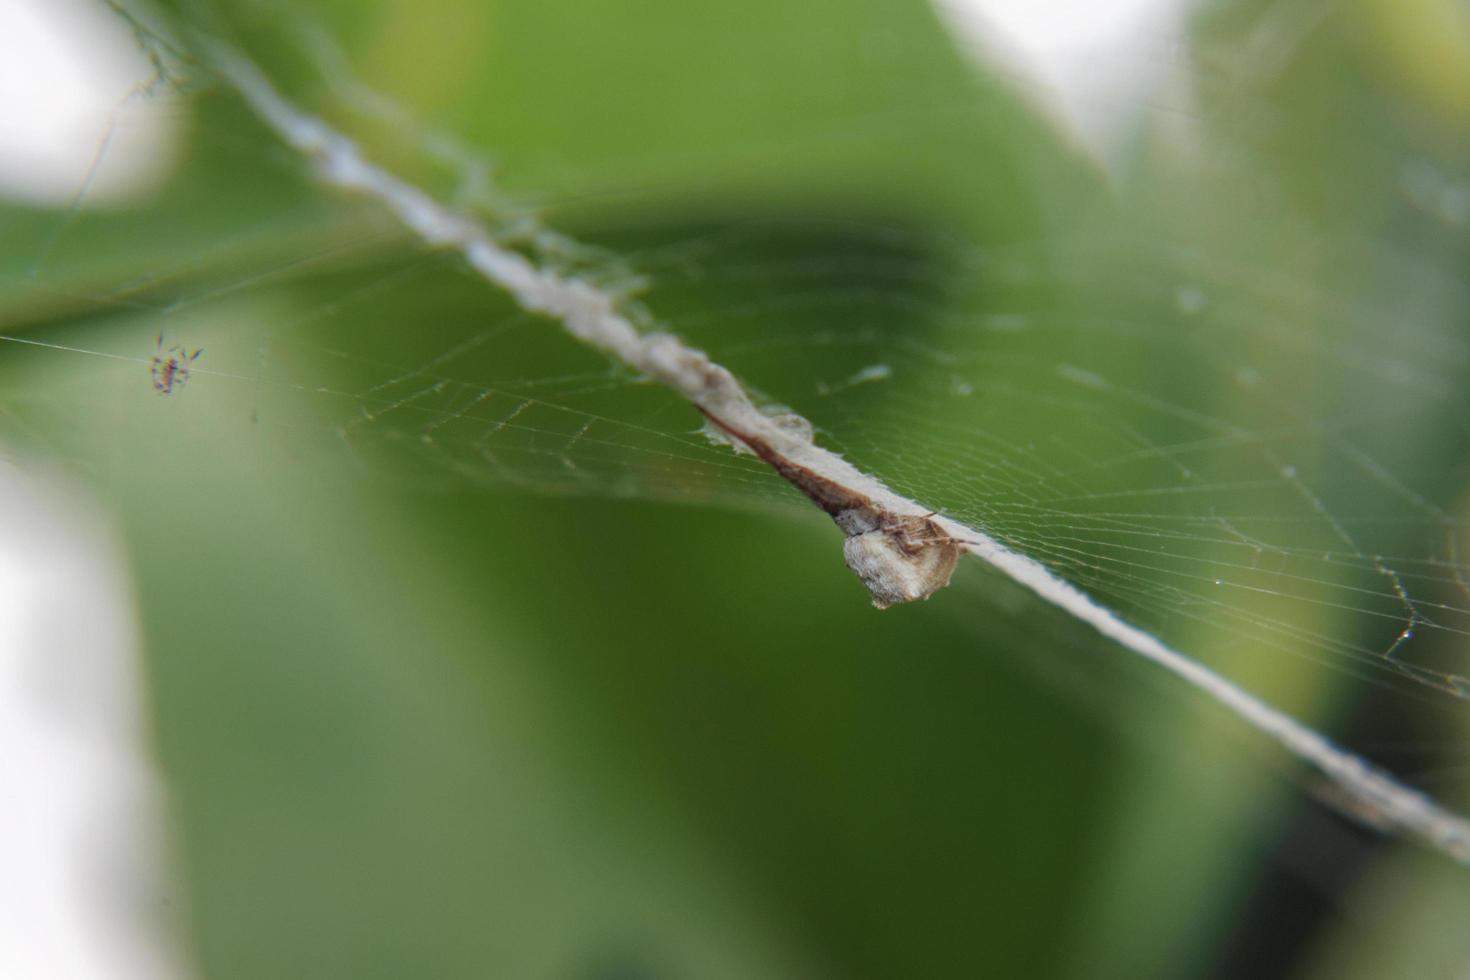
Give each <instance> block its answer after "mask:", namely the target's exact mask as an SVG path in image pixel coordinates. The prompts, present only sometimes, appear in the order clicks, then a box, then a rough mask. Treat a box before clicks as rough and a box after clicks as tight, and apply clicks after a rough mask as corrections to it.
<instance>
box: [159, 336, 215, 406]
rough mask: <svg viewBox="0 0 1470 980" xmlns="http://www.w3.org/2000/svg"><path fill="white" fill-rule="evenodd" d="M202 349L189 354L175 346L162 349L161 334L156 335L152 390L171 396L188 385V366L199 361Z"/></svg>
mask: <svg viewBox="0 0 1470 980" xmlns="http://www.w3.org/2000/svg"><path fill="white" fill-rule="evenodd" d="M203 353H204V350H203V348H200V349H199V350H196V351H194V353H192V354H190V353H189V352H187V351H185V350H184V348H183V347H181V346H179V345H178V344H175V345H174V346H172V347H170V348H169V349H168V350H164V349H163V334H159V335H158V349H157V350H156V351H155V352H154V354H153V390H154V391H156V392H158V393H159V394H160V395H172V394H173V393H174V391H176V390H177V389H179V388H182V387H184V385H186V384H188V383H189V365H191V364H193V363H194V362H195V361H196V360H198V359H199V355H200V354H203Z"/></svg>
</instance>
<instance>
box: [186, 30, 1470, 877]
mask: <svg viewBox="0 0 1470 980" xmlns="http://www.w3.org/2000/svg"><path fill="white" fill-rule="evenodd" d="M204 45H205V47H206V48H207V49H208V51H209V54H210V57H211V59H212V60H213V63H214V65H215V67H216V68H217V69H218V71H219V72H220V74H221V75H222V76H223V77H224V78H225V80H226V81H227V82H228V83H229V84H230V85H231V86H232V87H233V88H234V89H235V90H236V91H237V92H238V93H239V94H240V96H241V97H242V98H243V99H244V100H245V102H246V103H247V104H248V105H249V106H250V108H251V109H252V110H253V111H254V112H255V114H256V115H257V116H258V117H259V118H260V119H261V120H262V121H263V122H264V123H265V124H266V125H267V126H268V127H270V128H271V129H272V130H274V131H275V133H276V135H277V136H278V137H279V138H280V139H281V140H282V141H283V142H285V143H286V144H287V145H289V146H290V147H292V148H293V149H295V150H296V151H298V152H299V153H301V154H302V155H303V156H305V157H307V158H308V159H310V160H311V161H312V162H313V163H314V164H316V166H317V170H318V173H319V176H320V179H321V180H322V181H323V182H325V183H326V184H328V185H330V186H332V187H336V188H340V189H344V190H351V191H355V192H358V193H362V194H365V195H368V196H370V197H371V198H373V199H374V200H376V201H377V202H378V203H379V204H381V205H383V206H385V207H386V208H388V209H389V210H390V211H392V212H393V213H394V214H395V215H397V217H398V219H399V220H400V221H401V222H402V223H403V224H404V225H406V226H407V227H408V228H409V229H410V230H412V231H413V232H414V233H415V234H417V235H418V236H419V238H421V239H422V240H423V241H424V242H425V243H426V244H428V245H430V246H433V247H437V248H445V247H452V248H454V249H456V250H458V251H459V252H460V253H461V254H462V255H463V257H464V259H465V260H466V261H467V262H468V263H469V265H470V266H471V267H472V268H474V269H475V270H476V271H477V272H479V273H480V274H481V275H482V276H483V277H484V278H485V279H487V280H488V281H489V282H491V283H493V284H494V285H496V286H498V287H500V288H501V289H503V290H505V291H506V292H508V293H509V294H510V295H511V296H512V297H513V298H514V299H515V301H516V302H517V303H518V304H519V305H520V306H521V307H522V308H523V309H525V310H527V311H529V312H535V313H542V314H545V315H547V316H550V317H551V318H553V319H555V320H557V321H559V322H560V324H561V325H562V327H564V328H565V329H566V331H567V332H568V333H570V334H571V335H572V336H573V337H574V338H576V339H577V340H579V341H581V342H582V343H584V344H587V345H589V346H591V347H594V348H597V349H598V350H601V351H603V352H605V353H607V354H609V355H611V356H612V357H614V358H616V359H617V360H619V361H621V362H622V363H624V364H625V365H627V366H629V367H631V368H633V369H635V370H637V371H639V372H641V373H643V374H645V375H647V376H649V377H651V378H653V379H655V380H658V381H660V382H662V383H663V384H665V385H667V386H668V387H670V388H672V389H673V390H674V391H676V392H678V393H679V394H680V395H682V396H683V397H684V398H685V399H687V400H688V401H689V402H690V403H692V404H693V405H694V406H695V407H696V408H698V409H700V410H701V411H703V412H704V413H705V414H706V415H709V416H712V417H714V418H717V419H719V420H721V421H722V422H724V423H728V425H729V427H731V428H734V429H738V430H739V431H740V432H743V433H746V434H749V435H750V436H752V437H754V438H756V439H759V440H761V441H762V442H763V443H764V444H765V445H767V446H768V447H770V448H771V449H773V450H774V451H776V452H777V453H779V454H780V456H781V457H783V458H784V459H785V460H787V461H789V462H791V463H793V464H795V465H797V466H799V467H801V468H804V469H806V470H808V471H810V472H811V473H813V474H816V476H818V477H819V478H821V479H823V480H826V481H830V483H831V484H833V485H835V486H837V487H840V488H843V489H844V490H846V491H849V492H851V493H853V494H857V495H861V496H864V497H866V498H868V499H869V500H871V501H872V503H873V504H874V505H875V506H877V507H879V508H881V509H882V510H884V511H886V512H888V513H890V514H894V515H899V516H901V517H914V518H921V517H929V518H931V519H932V520H933V521H934V523H936V524H938V525H939V526H940V527H942V528H943V530H944V531H945V532H946V533H948V534H950V535H952V536H953V538H954V539H956V540H957V541H959V542H962V543H963V546H964V548H965V550H966V551H968V552H969V553H971V554H974V555H977V556H978V557H980V558H982V559H984V560H985V561H986V562H988V563H989V564H990V565H991V566H993V567H994V568H996V569H997V570H999V571H1000V572H1001V573H1003V574H1005V575H1006V576H1008V577H1009V578H1011V579H1012V580H1014V581H1015V582H1017V583H1018V584H1020V585H1022V586H1024V587H1025V588H1027V589H1029V590H1030V591H1031V592H1033V593H1035V594H1036V595H1037V596H1039V597H1040V598H1041V599H1043V600H1045V601H1046V602H1048V603H1050V604H1052V605H1054V606H1056V607H1058V608H1060V609H1062V610H1063V611H1065V612H1067V613H1068V614H1070V615H1071V616H1073V617H1075V618H1076V619H1078V620H1081V621H1082V622H1084V623H1086V624H1087V625H1089V626H1091V627H1092V628H1093V629H1095V630H1096V631H1097V632H1098V633H1101V634H1102V635H1103V636H1105V637H1108V638H1109V639H1112V640H1114V641H1116V642H1117V643H1118V644H1120V645H1121V646H1122V647H1124V648H1125V649H1127V650H1129V651H1130V652H1132V653H1134V654H1136V655H1138V656H1140V657H1143V658H1144V659H1146V660H1149V661H1152V662H1153V663H1155V664H1157V665H1159V666H1160V667H1162V668H1164V669H1165V670H1167V671H1169V672H1170V673H1173V674H1174V675H1175V676H1177V677H1179V678H1181V679H1183V680H1184V681H1185V682H1186V683H1188V684H1190V685H1192V686H1194V687H1195V688H1196V689H1198V690H1199V691H1201V692H1203V693H1204V694H1206V695H1208V696H1209V697H1210V698H1212V699H1214V700H1215V701H1216V702H1218V703H1219V704H1221V705H1223V706H1225V707H1226V708H1228V709H1229V710H1230V711H1232V712H1234V713H1235V714H1236V715H1238V716H1239V717H1240V718H1242V719H1243V720H1244V721H1245V722H1247V723H1248V724H1249V725H1251V726H1252V727H1254V728H1255V729H1257V730H1259V731H1260V732H1262V733H1264V734H1266V735H1268V736H1269V737H1271V738H1272V739H1274V740H1275V741H1276V742H1277V743H1279V744H1280V745H1281V746H1282V747H1283V748H1285V749H1286V750H1287V751H1288V752H1290V753H1291V754H1293V755H1295V756H1296V757H1298V758H1300V759H1302V760H1304V761H1305V762H1307V763H1309V764H1310V765H1312V766H1313V767H1315V768H1316V769H1317V770H1318V771H1320V772H1321V773H1322V774H1323V775H1324V776H1325V777H1327V778H1328V779H1329V780H1331V781H1332V782H1333V783H1334V784H1336V785H1337V786H1338V787H1340V788H1341V790H1342V791H1343V792H1344V793H1345V794H1346V797H1347V799H1348V800H1349V801H1350V803H1351V804H1352V805H1351V806H1348V807H1346V808H1344V812H1346V813H1348V814H1349V815H1352V816H1354V817H1356V818H1357V819H1360V820H1362V821H1363V822H1365V823H1367V824H1368V825H1370V826H1374V827H1380V828H1387V829H1393V830H1396V831H1398V832H1401V833H1404V834H1408V835H1411V836H1414V837H1417V838H1419V839H1421V840H1422V841H1424V842H1426V843H1428V844H1429V845H1431V846H1432V847H1434V848H1436V849H1438V850H1440V851H1442V852H1443V853H1445V854H1447V855H1449V856H1450V857H1452V858H1454V859H1455V860H1457V861H1459V862H1461V863H1463V864H1466V865H1470V821H1467V820H1466V819H1465V818H1464V817H1461V816H1459V815H1457V814H1455V813H1453V812H1451V811H1449V810H1448V809H1446V808H1445V807H1443V806H1441V805H1440V804H1439V803H1437V802H1436V801H1435V800H1433V799H1431V798H1430V797H1429V796H1427V795H1426V794H1424V793H1421V792H1419V791H1418V790H1415V789H1413V788H1411V787H1409V786H1407V785H1405V784H1403V783H1401V782H1399V781H1398V780H1397V779H1395V778H1394V777H1393V776H1391V775H1389V774H1387V773H1385V772H1383V771H1382V770H1380V769H1378V768H1376V767H1375V766H1373V765H1372V764H1371V763H1369V762H1368V761H1366V760H1365V759H1363V758H1361V757H1359V756H1357V755H1355V754H1353V753H1351V752H1349V751H1347V750H1345V749H1343V748H1340V747H1338V746H1336V745H1334V744H1333V743H1332V742H1331V741H1330V740H1329V739H1327V738H1326V737H1325V736H1323V735H1321V734H1320V733H1318V732H1317V731H1315V730H1314V729H1312V728H1310V727H1309V726H1307V725H1305V724H1303V723H1302V722H1300V721H1298V720H1296V719H1295V718H1293V717H1291V716H1290V715H1288V714H1286V713H1284V712H1282V711H1280V710H1279V709H1277V708H1274V707H1272V706H1271V705H1269V704H1267V703H1266V702H1264V701H1262V700H1261V699H1260V698H1258V697H1256V696H1255V695H1253V694H1250V693H1249V692H1247V691H1246V690H1244V689H1243V688H1241V687H1240V686H1238V685H1236V684H1234V683H1232V682H1231V681H1229V680H1227V679H1226V678H1224V677H1222V676H1221V675H1219V674H1217V673H1215V672H1214V671H1212V670H1210V669H1209V668H1207V667H1205V666H1204V665H1203V664H1200V663H1198V662H1197V661H1195V660H1192V659H1191V658H1189V657H1188V656H1186V655H1184V654H1183V653H1180V652H1179V651H1177V650H1174V649H1172V648H1170V647H1169V646H1167V645H1165V644H1164V643H1163V642H1162V641H1160V640H1159V639H1158V638H1157V637H1155V636H1153V635H1151V634H1150V633H1147V632H1145V631H1144V630H1142V629H1139V628H1138V627H1136V626H1133V625H1131V624H1129V623H1128V622H1126V621H1125V620H1124V619H1122V618H1121V617H1120V616H1119V615H1118V614H1117V613H1114V612H1112V611H1111V610H1109V609H1107V608H1105V607H1103V606H1101V605H1099V604H1098V603H1097V602H1096V601H1095V600H1094V599H1092V598H1091V597H1090V596H1088V595H1087V594H1085V593H1084V592H1082V591H1081V590H1080V589H1078V588H1077V587H1076V586H1073V585H1072V584H1071V583H1069V582H1067V581H1065V580H1063V579H1062V578H1060V577H1058V576H1057V575H1056V574H1055V573H1053V572H1051V571H1050V570H1049V569H1047V568H1046V567H1045V566H1044V565H1042V564H1041V563H1040V562H1038V561H1036V560H1035V559H1032V558H1029V557H1027V556H1025V555H1023V554H1020V553H1019V552H1016V551H1013V550H1011V549H1010V548H1007V547H1006V546H1005V545H1003V544H1001V543H1000V542H999V541H997V540H996V539H995V538H993V537H991V536H990V535H988V534H986V533H985V532H983V531H981V530H979V529H977V528H973V527H968V526H966V525H964V524H961V523H960V522H958V521H955V520H953V519H950V518H947V517H943V516H939V515H935V513H934V510H933V508H929V507H925V506H923V505H922V504H920V503H918V502H916V501H914V500H910V499H908V498H907V497H904V496H902V495H900V494H897V493H895V492H894V491H892V490H890V489H889V488H888V487H887V486H886V485H884V484H883V483H882V482H881V481H880V480H878V479H877V478H875V477H873V476H870V475H868V474H866V473H863V472H860V471H859V470H858V469H856V468H855V467H854V466H852V465H851V464H850V463H848V462H847V461H846V460H844V459H842V458H841V457H839V456H837V455H835V454H833V453H831V452H829V451H827V450H825V449H822V448H821V447H819V446H817V445H815V444H814V443H813V442H812V441H811V438H810V436H809V435H808V434H807V433H810V431H811V430H810V427H809V426H805V427H804V426H800V425H792V424H790V423H791V421H792V420H791V419H790V417H787V419H786V420H785V424H783V422H782V421H780V420H776V419H773V418H771V417H770V416H768V415H767V414H765V413H764V412H762V411H761V410H760V409H759V408H758V407H757V406H756V405H755V403H754V402H753V401H752V400H751V398H750V396H749V395H747V394H746V392H745V390H744V389H743V388H742V387H741V385H740V384H739V382H737V381H736V380H735V377H734V375H732V374H731V373H730V372H729V371H728V370H727V369H726V368H724V367H722V366H720V365H719V364H716V363H714V362H712V361H711V360H710V359H709V357H708V356H707V355H706V354H705V353H704V352H702V351H699V350H695V349H693V348H690V347H687V346H685V345H684V344H683V343H682V342H681V341H680V340H679V339H678V338H676V337H674V336H673V335H671V334H668V333H662V332H650V333H639V331H638V330H637V329H636V328H635V327H634V326H633V324H632V323H631V322H630V321H629V320H628V319H627V318H626V317H624V316H623V315H622V314H620V313H619V312H618V311H617V309H616V304H617V298H616V297H615V296H614V295H612V294H611V293H609V292H607V291H605V290H602V289H599V288H598V287H596V286H594V285H592V284H590V283H588V282H586V281H585V280H582V279H578V278H575V277H569V276H564V275H561V274H559V273H557V272H555V271H553V270H551V269H548V268H545V267H542V266H538V265H536V264H535V263H533V262H532V261H531V260H529V259H527V258H526V257H524V256H522V255H521V254H519V253H518V252H515V251H512V250H510V249H508V248H505V247H503V246H501V245H500V244H498V243H497V242H496V241H495V240H494V238H493V237H492V236H491V234H490V233H489V231H487V230H486V229H485V228H484V227H483V226H482V225H481V224H479V223H477V222H476V221H474V220H473V219H471V218H470V217H468V216H466V215H464V214H462V213H459V212H457V211H455V210H453V209H452V208H449V207H447V206H445V205H442V204H440V203H439V202H437V201H436V200H434V199H433V198H431V197H430V196H429V195H428V194H426V193H425V192H424V191H422V190H421V189H419V188H418V187H416V186H414V185H412V184H409V183H406V182H404V181H402V180H400V179H399V178H397V177H395V176H394V175H392V174H390V173H388V172H387V171H385V170H383V169H381V168H379V167H377V166H375V165H373V164H371V163H369V162H368V161H367V160H366V159H364V158H363V156H362V154H361V153H360V152H359V151H358V148H357V145H356V144H355V143H354V142H353V141H352V140H351V139H349V138H348V137H347V136H345V135H343V134H341V133H339V132H337V131H336V130H334V129H332V128H331V127H330V126H328V125H327V124H326V123H325V122H323V121H322V120H321V119H318V118H316V117H314V116H311V115H309V114H307V113H305V112H303V111H301V110H299V109H297V108H296V107H295V106H294V105H292V104H291V103H290V102H288V101H287V100H286V99H284V98H283V97H282V96H281V95H280V93H279V92H277V91H276V89H275V87H274V86H273V85H272V84H271V83H270V82H269V80H267V79H266V77H265V76H264V75H263V74H262V73H261V72H260V70H259V69H258V68H257V67H256V66H255V65H254V64H253V63H252V62H251V61H249V60H248V59H246V58H245V57H244V56H243V55H242V54H240V53H239V52H238V51H236V50H235V49H234V48H232V47H230V46H228V45H226V44H224V43H222V42H219V41H217V40H207V41H205V42H204Z"/></svg>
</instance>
